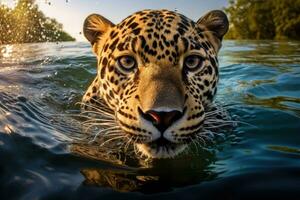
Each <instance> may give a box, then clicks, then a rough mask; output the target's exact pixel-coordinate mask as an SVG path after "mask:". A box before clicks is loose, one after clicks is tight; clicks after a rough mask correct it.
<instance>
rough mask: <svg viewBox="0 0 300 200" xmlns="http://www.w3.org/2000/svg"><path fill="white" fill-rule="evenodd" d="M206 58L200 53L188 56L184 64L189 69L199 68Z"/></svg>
mask: <svg viewBox="0 0 300 200" xmlns="http://www.w3.org/2000/svg"><path fill="white" fill-rule="evenodd" d="M203 61H204V59H203V58H202V57H201V56H198V55H191V56H187V57H186V58H185V59H184V66H185V67H186V68H188V70H192V71H193V70H197V69H198V68H200V67H202V65H203Z"/></svg>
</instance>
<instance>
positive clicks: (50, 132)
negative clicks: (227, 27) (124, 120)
mask: <svg viewBox="0 0 300 200" xmlns="http://www.w3.org/2000/svg"><path fill="white" fill-rule="evenodd" d="M219 58H220V74H221V80H220V84H219V90H218V94H217V101H218V102H220V103H221V104H224V105H229V106H228V109H229V111H230V113H231V115H232V116H233V117H234V118H235V119H238V120H239V121H241V122H245V123H239V124H238V125H237V127H236V128H235V129H234V130H232V131H231V132H230V133H229V134H227V136H225V137H224V138H222V137H220V136H219V137H218V138H216V143H215V144H214V145H213V146H211V147H209V148H203V149H200V150H199V154H198V155H197V156H186V157H185V158H180V159H174V160H166V161H161V162H157V163H152V165H149V166H145V165H143V164H139V163H131V164H130V166H124V165H122V164H121V163H119V164H118V163H115V164H113V163H112V162H109V160H105V159H107V158H104V157H103V158H101V155H96V153H97V148H95V149H94V151H93V150H91V152H93V153H91V154H88V151H86V150H87V148H89V147H86V146H85V145H86V144H84V145H81V146H80V143H79V144H77V145H75V144H74V141H76V140H77V139H78V138H79V137H80V130H79V129H77V127H76V126H75V125H74V123H75V122H74V121H73V118H72V117H69V116H68V115H60V114H65V113H68V112H70V111H74V110H78V109H79V108H78V106H76V105H75V103H76V102H78V101H80V99H81V96H82V95H83V92H84V90H85V89H86V88H87V87H88V85H89V83H90V81H91V80H92V79H93V77H94V76H95V72H96V67H95V66H96V60H95V58H94V56H93V55H92V53H91V50H90V46H89V44H87V43H59V44H54V43H48V44H46V43H45V44H22V45H7V46H0V198H1V199H63V198H65V199H96V198H97V199H140V198H143V199H153V198H158V199H262V198H265V199H270V198H271V197H272V198H273V199H291V198H294V199H299V196H300V64H299V63H300V43H297V42H273V41H259V42H254V41H225V42H224V45H223V48H222V50H221V52H220V56H219ZM248 124H250V125H248ZM80 151H84V152H83V153H82V152H81V153H80ZM85 151H86V152H85ZM95 152H96V153H95ZM297 197H298V198H297Z"/></svg>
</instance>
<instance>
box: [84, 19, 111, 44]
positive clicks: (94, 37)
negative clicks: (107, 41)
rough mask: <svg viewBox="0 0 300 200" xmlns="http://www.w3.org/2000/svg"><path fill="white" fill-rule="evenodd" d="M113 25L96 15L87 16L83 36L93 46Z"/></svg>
mask: <svg viewBox="0 0 300 200" xmlns="http://www.w3.org/2000/svg"><path fill="white" fill-rule="evenodd" d="M114 26H115V25H114V24H113V23H112V22H111V21H109V20H108V19H106V18H105V17H103V16H101V15H98V14H91V15H89V16H88V17H87V18H86V19H85V21H84V24H83V34H84V36H85V37H86V38H87V39H88V41H89V42H90V43H91V44H92V45H94V43H96V42H97V41H98V40H100V39H101V36H103V35H104V34H105V33H106V32H107V31H108V30H109V29H110V28H111V27H114Z"/></svg>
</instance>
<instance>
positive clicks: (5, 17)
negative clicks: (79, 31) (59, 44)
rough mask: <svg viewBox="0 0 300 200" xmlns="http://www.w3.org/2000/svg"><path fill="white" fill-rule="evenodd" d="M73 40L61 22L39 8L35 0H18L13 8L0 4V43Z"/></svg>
mask: <svg viewBox="0 0 300 200" xmlns="http://www.w3.org/2000/svg"><path fill="white" fill-rule="evenodd" d="M74 40H75V39H74V38H73V37H71V36H70V35H69V34H68V33H66V32H64V31H63V26H62V24H60V23H58V22H57V21H56V20H55V19H51V18H48V17H46V16H45V15H44V14H43V13H42V12H41V11H40V10H39V8H38V6H37V5H36V4H35V0H19V1H18V3H17V5H16V7H15V8H13V9H11V8H8V7H6V6H5V5H0V44H11V43H27V42H46V41H49V42H54V41H74Z"/></svg>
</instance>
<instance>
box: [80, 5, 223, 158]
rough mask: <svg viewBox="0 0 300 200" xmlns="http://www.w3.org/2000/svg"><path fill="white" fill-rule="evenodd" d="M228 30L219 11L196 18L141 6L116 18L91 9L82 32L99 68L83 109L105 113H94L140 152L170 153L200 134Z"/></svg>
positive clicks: (109, 131)
mask: <svg viewBox="0 0 300 200" xmlns="http://www.w3.org/2000/svg"><path fill="white" fill-rule="evenodd" d="M227 30H228V20H227V17H226V15H225V14H224V13H223V12H222V11H211V12H209V13H207V14H206V15H204V16H203V17H201V18H200V19H199V20H198V21H197V22H194V21H192V20H190V19H188V18H187V17H185V16H183V15H181V14H178V13H176V12H172V11H167V10H144V11H140V12H137V13H134V14H133V15H131V16H129V17H127V18H126V19H124V20H123V21H122V22H121V23H119V24H117V25H114V24H113V23H111V22H110V21H109V20H107V19H105V18H104V17H102V16H100V15H96V14H93V15H90V16H89V17H88V18H87V19H86V21H85V24H84V34H85V36H86V38H87V39H88V40H89V41H90V43H91V44H92V48H93V52H94V53H95V54H96V56H97V59H98V62H97V63H98V66H97V67H98V68H97V76H96V78H95V79H94V81H93V83H92V84H91V85H90V87H89V89H88V90H87V91H86V93H85V95H84V97H83V100H82V101H83V109H85V110H94V111H95V112H98V113H101V114H103V119H96V120H98V121H101V120H102V122H103V123H106V124H109V125H113V127H111V128H107V129H106V133H105V134H111V135H116V137H119V138H125V139H127V142H128V144H133V145H134V147H135V148H137V150H138V151H139V152H140V153H141V154H142V155H144V156H146V157H151V158H167V157H174V156H176V155H177V154H179V153H180V152H182V151H183V150H184V149H185V148H186V147H187V145H188V144H189V143H191V142H192V141H193V140H197V139H199V140H204V139H205V138H204V136H205V132H206V130H205V127H204V122H205V119H206V118H209V117H210V116H209V114H208V113H207V112H208V111H209V110H211V104H212V102H213V98H214V96H215V94H216V91H217V83H218V79H219V76H218V59H217V54H218V51H219V49H220V47H221V41H222V38H223V36H224V34H225V33H226V32H227ZM105 117H106V118H107V120H106V121H105ZM111 119H112V120H113V121H111ZM104 132H105V131H104ZM125 142H126V141H125Z"/></svg>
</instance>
